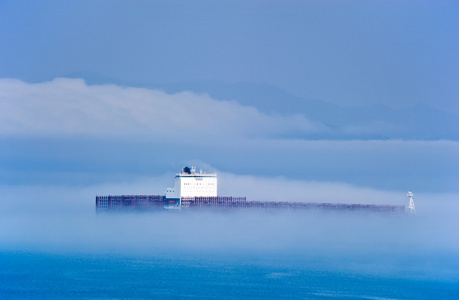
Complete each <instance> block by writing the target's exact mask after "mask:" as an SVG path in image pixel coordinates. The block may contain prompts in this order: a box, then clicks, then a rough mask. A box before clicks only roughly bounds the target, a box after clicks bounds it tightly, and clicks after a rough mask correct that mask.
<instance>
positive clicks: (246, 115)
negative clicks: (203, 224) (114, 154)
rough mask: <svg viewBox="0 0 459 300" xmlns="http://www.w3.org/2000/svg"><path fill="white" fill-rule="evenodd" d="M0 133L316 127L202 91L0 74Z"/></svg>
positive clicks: (194, 134)
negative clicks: (28, 80) (1, 76)
mask: <svg viewBox="0 0 459 300" xmlns="http://www.w3.org/2000/svg"><path fill="white" fill-rule="evenodd" d="M0 101H1V102H0V103H1V104H0V105H1V106H0V108H1V115H0V134H1V135H3V136H12V135H24V136H56V135H58V136H62V135H83V136H96V137H97V136H103V137H140V138H153V137H156V138H158V137H163V138H172V139H174V138H184V139H188V138H194V139H202V138H203V137H224V138H228V137H242V138H247V137H276V136H282V135H285V134H291V133H297V132H299V133H311V132H315V131H317V130H318V128H317V127H316V125H313V124H312V123H311V122H309V121H308V120H307V119H306V118H305V117H304V116H302V115H291V116H287V117H285V116H280V115H273V114H271V115H270V114H265V113H261V112H260V111H258V110H257V109H256V108H254V107H248V106H242V105H240V104H238V103H237V102H231V101H216V100H214V99H212V98H210V97H209V96H207V95H204V94H199V95H198V94H194V93H190V92H181V93H177V94H166V93H164V92H162V91H157V90H148V89H143V88H130V87H119V86H115V85H87V84H86V83H85V82H84V81H83V80H81V79H67V78H58V79H55V80H53V81H49V82H44V83H38V84H30V83H26V82H23V81H20V80H15V79H0Z"/></svg>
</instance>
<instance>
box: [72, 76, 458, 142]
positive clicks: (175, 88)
mask: <svg viewBox="0 0 459 300" xmlns="http://www.w3.org/2000/svg"><path fill="white" fill-rule="evenodd" d="M64 77H68V78H83V79H84V80H85V81H86V83H87V84H116V85H120V86H131V87H143V88H150V89H160V90H163V91H165V92H167V93H178V92H183V91H190V92H194V93H198V94H201V93H205V94H208V95H209V96H211V97H212V98H213V99H216V100H226V101H237V102H238V103H240V104H241V105H244V106H252V107H255V108H257V109H258V110H259V111H261V112H264V113H267V114H280V115H293V114H302V115H304V116H305V117H306V118H307V119H309V120H311V121H312V122H315V123H317V124H321V125H323V126H322V127H325V128H326V130H324V131H322V132H319V133H313V134H303V135H300V136H294V137H293V138H305V139H409V140H439V139H445V140H459V130H458V129H457V128H459V126H458V125H459V115H457V114H454V113H450V112H446V111H442V110H438V109H435V108H433V107H430V106H428V105H425V104H422V103H418V104H417V105H414V106H413V107H411V108H409V109H400V108H392V107H388V106H386V105H384V104H374V105H368V106H362V107H351V106H339V105H335V104H332V103H327V102H324V101H319V100H311V99H305V98H301V97H297V96H295V95H293V94H291V93H289V92H286V91H284V90H282V89H279V88H276V87H274V86H271V85H268V84H263V83H251V82H239V83H224V82H220V81H188V82H178V83H145V84H138V83H129V82H123V81H120V80H117V79H114V78H110V77H105V76H102V75H99V74H96V73H91V72H80V73H72V74H69V75H66V76H64Z"/></svg>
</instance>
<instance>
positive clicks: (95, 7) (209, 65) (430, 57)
mask: <svg viewBox="0 0 459 300" xmlns="http://www.w3.org/2000/svg"><path fill="white" fill-rule="evenodd" d="M458 11H459V3H458V2H457V1H282V2H279V1H8V0H3V1H1V3H0V39H1V41H2V43H1V44H2V45H1V47H0V76H1V77H12V78H18V79H22V80H26V81H32V82H41V81H44V80H50V79H53V78H55V77H59V76H65V75H69V74H72V73H76V72H95V73H98V74H101V75H105V76H109V77H112V78H115V79H118V80H123V81H126V82H131V83H133V84H140V83H156V82H181V81H199V80H217V81H223V82H241V81H242V82H244V81H248V82H263V83H267V84H271V85H273V86H276V87H279V88H281V89H284V90H286V91H288V92H291V93H293V94H296V95H298V96H301V97H305V98H309V99H317V100H321V101H327V102H333V103H340V104H353V105H354V104H356V105H362V104H367V103H386V104H389V105H392V106H400V105H401V106H404V105H407V104H412V103H416V102H424V103H430V104H431V105H434V106H437V107H439V108H443V109H445V110H448V109H454V110H456V111H458V105H457V98H458V95H459V87H458V85H457V78H458V77H459V60H458V59H457V53H459V30H458V28H459V18H457V12H458ZM260 101H261V100H260Z"/></svg>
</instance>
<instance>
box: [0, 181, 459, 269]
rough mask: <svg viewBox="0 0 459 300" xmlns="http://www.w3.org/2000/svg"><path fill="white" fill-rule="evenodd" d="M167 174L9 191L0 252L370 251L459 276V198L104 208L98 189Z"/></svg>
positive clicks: (129, 189) (254, 184)
mask: <svg viewBox="0 0 459 300" xmlns="http://www.w3.org/2000/svg"><path fill="white" fill-rule="evenodd" d="M168 178H170V177H168V176H162V177H158V178H152V179H144V180H140V181H137V182H135V183H125V184H117V185H105V186H92V187H86V188H80V187H78V188H71V187H62V186H60V187H55V186H9V187H2V188H1V190H0V192H1V194H2V198H1V205H2V209H1V210H0V228H2V230H0V248H1V249H3V250H4V251H44V252H53V253H75V252H76V253H90V254H103V253H114V254H126V255H131V254H134V255H161V254H167V253H176V254H177V253H182V254H184V255H194V254H222V255H240V254H246V253H252V254H255V255H257V254H268V255H299V256H307V257H315V256H318V257H319V256H320V257H330V258H338V257H346V258H347V259H351V260H352V259H353V260H361V259H363V257H366V260H364V261H362V263H364V264H365V263H368V262H374V261H379V262H380V264H381V266H383V265H385V267H390V266H391V267H393V268H401V266H403V268H408V269H410V268H411V271H412V272H415V271H416V270H418V269H419V270H421V272H422V271H426V270H431V269H436V272H437V271H438V272H440V273H445V274H444V275H445V276H455V277H459V276H458V273H457V271H456V270H457V267H458V266H459V239H458V238H457V232H458V229H459V226H458V225H459V221H458V218H457V212H458V211H459V210H458V206H459V205H458V202H457V195H454V194H449V195H442V194H416V191H414V192H415V198H414V199H415V204H416V209H417V214H416V215H415V216H410V215H408V214H387V213H362V212H324V211H314V210H311V211H296V212H289V211H248V210H240V211H232V212H223V211H218V212H211V211H183V212H181V213H177V212H175V213H173V212H164V211H161V212H148V213H110V214H96V213H95V207H94V202H95V196H96V195H107V194H163V193H162V191H163V190H164V189H165V188H166V187H167V186H169V185H171V184H172V182H170V180H169V179H168ZM219 180H220V183H221V189H220V192H219V194H221V195H229V194H230V191H234V193H232V194H233V195H234V196H247V198H248V200H290V201H316V202H318V201H320V202H322V201H324V202H342V203H377V204H381V203H387V204H399V205H407V204H408V198H407V197H406V195H405V194H406V191H404V192H400V193H399V192H387V191H376V190H370V189H361V188H357V187H353V186H348V185H343V184H331V183H312V182H300V181H298V182H294V181H288V180H287V179H282V178H277V179H272V178H271V179H269V178H259V177H241V176H235V175H231V174H221V176H220V177H219ZM276 182H277V183H279V182H280V183H281V184H280V185H276ZM230 186H232V188H230ZM281 186H282V189H280V187H281ZM249 187H250V188H249ZM386 262H387V264H386ZM407 264H408V265H407ZM445 266H449V267H446V268H445ZM426 272H427V271H426Z"/></svg>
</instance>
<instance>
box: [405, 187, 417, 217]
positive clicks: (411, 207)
mask: <svg viewBox="0 0 459 300" xmlns="http://www.w3.org/2000/svg"><path fill="white" fill-rule="evenodd" d="M406 195H407V196H408V198H409V199H410V203H409V204H408V211H409V212H410V213H411V214H415V213H416V209H415V208H414V201H413V193H412V192H411V191H409V192H408V194H406Z"/></svg>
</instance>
